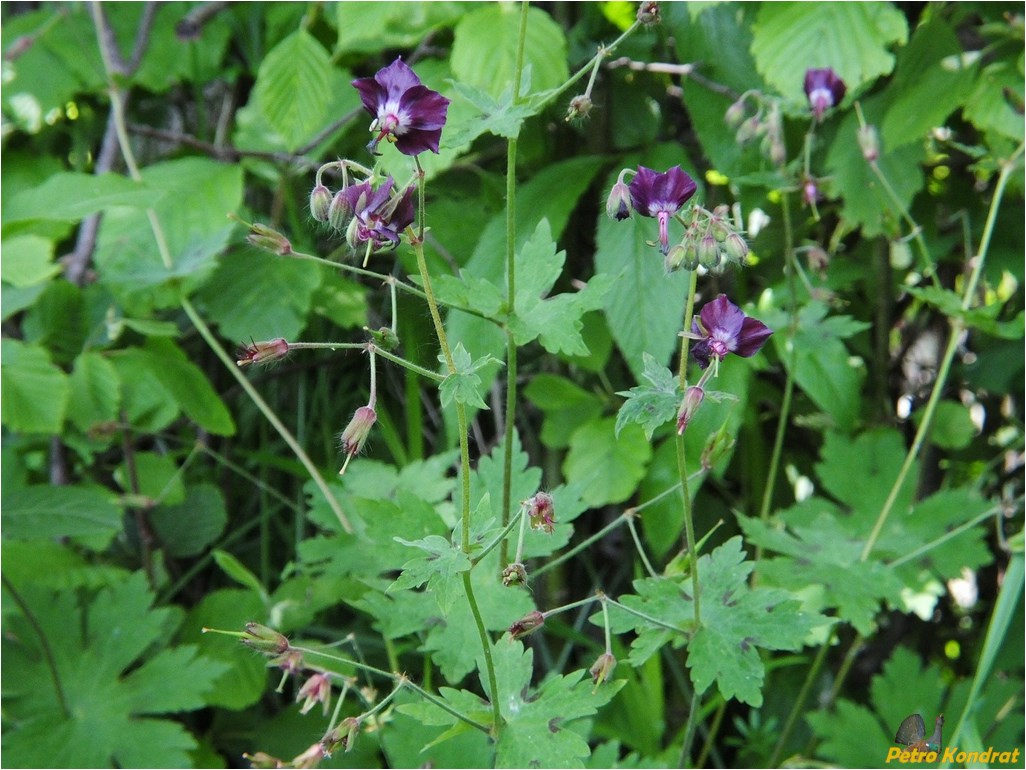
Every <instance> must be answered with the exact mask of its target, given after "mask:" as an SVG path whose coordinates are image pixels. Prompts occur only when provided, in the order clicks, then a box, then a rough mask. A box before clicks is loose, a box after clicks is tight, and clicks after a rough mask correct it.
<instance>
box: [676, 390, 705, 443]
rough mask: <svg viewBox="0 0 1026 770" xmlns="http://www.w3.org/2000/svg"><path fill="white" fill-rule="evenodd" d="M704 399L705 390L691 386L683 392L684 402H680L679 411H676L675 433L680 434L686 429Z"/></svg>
mask: <svg viewBox="0 0 1026 770" xmlns="http://www.w3.org/2000/svg"><path fill="white" fill-rule="evenodd" d="M704 399H705V390H703V389H702V388H700V387H698V386H697V385H692V386H691V387H690V388H688V389H687V390H686V391H685V392H684V400H683V401H681V402H680V409H679V410H678V411H677V433H678V434H681V433H683V432H684V430H685V429H686V428H687V427H688V423H689V422H691V418H692V417H694V416H695V412H697V411H698V407H700V406H701V405H702V401H703V400H704Z"/></svg>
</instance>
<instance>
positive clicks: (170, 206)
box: [95, 158, 242, 317]
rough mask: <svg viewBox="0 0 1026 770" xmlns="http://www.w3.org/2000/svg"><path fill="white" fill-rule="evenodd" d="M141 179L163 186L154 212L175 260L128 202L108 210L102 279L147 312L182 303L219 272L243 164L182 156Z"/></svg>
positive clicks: (134, 309)
mask: <svg viewBox="0 0 1026 770" xmlns="http://www.w3.org/2000/svg"><path fill="white" fill-rule="evenodd" d="M143 180H144V181H145V182H146V184H147V185H148V186H150V187H153V188H155V189H159V190H163V191H165V195H164V197H163V198H162V199H161V200H160V201H159V202H158V203H157V204H156V205H155V207H154V211H155V213H156V217H157V220H158V221H159V223H160V226H161V232H162V235H163V237H164V240H165V242H166V244H167V248H168V251H169V253H170V259H171V264H170V265H165V264H164V261H163V260H162V258H161V256H160V251H159V250H158V248H157V241H156V239H155V236H154V233H153V229H152V227H151V223H150V220H149V217H148V215H147V214H146V213H145V212H142V211H137V210H133V209H126V208H114V209H108V211H107V213H106V214H105V216H104V218H103V225H102V227H101V228H100V236H99V239H98V243H97V248H96V255H95V262H96V267H97V271H98V273H99V277H100V283H101V284H103V285H104V286H105V287H107V288H109V289H110V290H111V291H112V292H113V293H114V295H115V296H116V297H117V298H118V299H119V300H120V301H121V302H122V304H123V305H124V307H125V309H126V311H127V312H128V314H129V315H138V316H143V317H145V316H146V315H148V313H149V311H150V310H151V309H152V308H153V307H172V306H175V305H177V304H178V298H179V296H180V293H181V292H182V291H185V292H186V293H188V292H191V291H192V290H194V289H195V288H196V287H197V286H199V285H200V284H201V283H203V281H205V280H206V279H207V278H208V277H209V275H210V273H211V272H213V270H214V267H215V266H216V263H215V257H216V255H217V254H218V253H220V252H221V251H222V250H223V249H224V247H225V246H226V245H227V243H228V237H229V234H230V232H231V227H230V222H229V221H228V214H229V213H231V212H234V211H236V210H238V208H239V205H240V204H241V202H242V168H241V167H240V166H231V165H225V164H221V163H216V162H214V161H212V160H207V159H205V158H184V159H182V160H173V161H168V162H167V163H160V164H157V165H154V166H150V167H149V168H147V169H145V170H144V171H143ZM223 288H224V290H225V291H228V290H229V289H230V287H223Z"/></svg>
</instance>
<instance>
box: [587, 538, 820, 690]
mask: <svg viewBox="0 0 1026 770" xmlns="http://www.w3.org/2000/svg"><path fill="white" fill-rule="evenodd" d="M698 566H699V576H700V578H701V583H700V590H701V591H702V602H701V613H702V615H701V623H700V624H699V625H698V626H697V627H696V625H695V607H694V598H693V596H692V583H691V579H690V577H684V578H664V577H658V578H643V579H641V580H636V581H634V589H635V591H637V595H626V596H621V597H620V602H621V603H622V604H624V605H625V606H627V607H630V608H631V609H633V610H635V611H636V612H637V613H638V614H633V613H630V614H629V613H627V612H624V611H623V610H622V609H619V608H617V607H611V608H610V612H609V617H610V622H611V625H612V626H613V629H614V630H615V631H618V632H622V631H626V630H628V629H632V630H634V631H635V632H637V634H638V637H637V638H636V639H635V640H634V643H633V644H632V646H631V662H632V663H633V664H634V665H636V666H638V665H641V664H642V663H643V662H644V661H646V660H648V658H650V657H651V656H652V655H653V654H655V653H656V652H657V651H658V650H659V649H660V648H661V647H662V646H663V645H664V644H666V643H667V642H668V641H671V640H673V641H674V642H675V643H676V644H677V645H680V644H683V643H685V641H686V640H687V644H688V661H687V665H688V668H690V669H691V681H692V682H693V683H694V685H695V689H696V690H697V691H698V692H699V693H701V692H704V691H705V690H706V689H708V687H709V686H710V685H711V684H712V683H713V682H716V684H717V686H718V688H719V691H720V694H721V695H722V696H723V697H724V698H727V699H730V698H737V699H738V700H740V701H742V702H744V703H748V704H750V705H752V706H760V705H762V685H763V678H764V676H765V664H764V663H763V661H762V659H761V657H760V654H759V649H758V648H760V647H761V648H763V649H769V650H798V649H800V648H801V647H802V645H803V644H804V642H805V639H806V636H807V635H808V634H809V632H810V631H811V630H812V629H814V628H817V627H820V626H823V625H827V624H829V623H830V621H829V620H828V619H827V618H825V617H823V616H822V615H819V614H817V613H811V612H805V611H803V610H801V608H800V605H799V603H798V602H797V601H795V600H794V599H793V598H792V596H793V595H792V594H791V593H789V592H787V591H782V590H780V589H776V588H762V587H760V588H754V589H753V588H749V587H748V575H749V574H750V573H751V571H752V568H753V566H754V563H753V562H750V561H746V560H745V553H744V550H743V549H742V547H741V538H740V537H733V538H731V539H730V540H728V541H727V542H726V543H724V544H723V545H722V546H720V547H719V548H717V549H716V550H714V551H713V552H712V553H711V554H706V555H705V556H702V557H700V558H699V562H698ZM601 617H602V616H601V615H593V616H592V618H591V621H592V622H593V623H599V624H601V623H602V620H601ZM646 617H647V618H652V619H656V620H658V621H660V623H661V625H656V624H655V623H652V622H651V621H650V620H646V619H645V618H646ZM671 628H676V629H678V631H671V630H670V629H671ZM692 631H693V634H692V635H691V636H690V639H689V640H688V637H687V634H688V633H689V632H692Z"/></svg>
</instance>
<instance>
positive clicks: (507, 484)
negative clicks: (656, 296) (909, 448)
mask: <svg viewBox="0 0 1026 770" xmlns="http://www.w3.org/2000/svg"><path fill="white" fill-rule="evenodd" d="M529 10H530V5H529V4H528V2H527V0H524V2H522V3H521V4H520V29H519V34H518V36H517V52H516V57H515V59H514V64H513V104H514V106H515V105H516V104H517V103H518V102H519V101H520V83H521V77H522V70H523V67H524V46H525V43H526V41H527V12H528V11H529ZM516 203H517V137H515V136H514V137H511V138H510V139H509V141H507V143H506V303H507V305H508V306H509V312H510V314H511V315H514V314H515V313H516V301H517V259H516V240H517V206H516ZM516 416H517V344H516V341H515V340H514V339H513V332H512V331H511V330H510V329H509V328H507V329H506V408H505V415H504V418H503V422H504V425H503V428H504V431H503V437H502V447H503V456H502V526H503V527H505V526H506V525H507V524H508V523H509V517H510V505H511V504H512V502H513V501H512V496H513V481H512V479H513V435H514V433H515V432H516ZM508 556H509V546H508V545H507V543H506V541H505V540H503V541H502V548H501V549H500V551H499V563H500V564H506V563H507V557H508Z"/></svg>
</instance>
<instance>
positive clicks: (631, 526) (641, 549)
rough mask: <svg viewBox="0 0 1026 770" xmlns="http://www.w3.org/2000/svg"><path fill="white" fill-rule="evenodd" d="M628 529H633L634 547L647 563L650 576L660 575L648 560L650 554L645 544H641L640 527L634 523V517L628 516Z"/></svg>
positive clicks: (644, 562) (646, 569)
mask: <svg viewBox="0 0 1026 770" xmlns="http://www.w3.org/2000/svg"><path fill="white" fill-rule="evenodd" d="M627 529H629V530H630V531H631V539H632V540H634V548H635V549H636V550H637V552H638V556H640V557H641V562H642V564H644V565H645V571H646V572H648V574H649V577H654V578H655V577H659V575H658V573H657V572H656V571H655V569H654V568H653V567H652V562H650V561H649V560H648V554H646V553H645V548H644V546H642V545H641V538H639V537H638V528H637V527H636V526H635V525H634V517H633V516H628V517H627Z"/></svg>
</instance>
